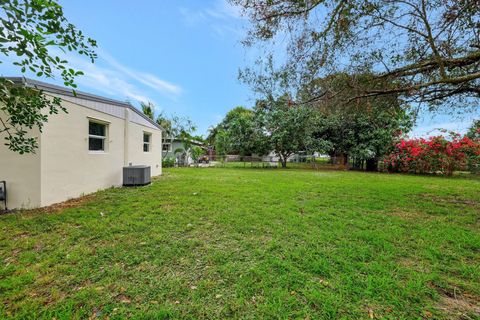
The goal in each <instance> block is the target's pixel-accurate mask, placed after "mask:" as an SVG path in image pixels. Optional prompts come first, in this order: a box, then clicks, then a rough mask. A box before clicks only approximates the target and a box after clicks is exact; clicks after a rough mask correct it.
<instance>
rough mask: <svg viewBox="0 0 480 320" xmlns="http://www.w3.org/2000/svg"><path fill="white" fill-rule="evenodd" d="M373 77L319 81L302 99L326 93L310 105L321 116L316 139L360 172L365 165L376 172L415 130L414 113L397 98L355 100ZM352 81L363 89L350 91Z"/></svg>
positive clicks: (342, 77)
mask: <svg viewBox="0 0 480 320" xmlns="http://www.w3.org/2000/svg"><path fill="white" fill-rule="evenodd" d="M372 77H373V76H372V75H371V74H357V75H348V74H344V73H340V74H335V75H332V76H329V77H327V78H323V79H316V80H315V81H314V82H312V83H311V84H310V85H309V88H306V89H305V90H304V91H303V92H302V95H303V96H302V98H303V99H309V97H311V95H312V92H323V93H324V97H323V98H322V99H318V100H315V101H312V102H311V103H309V105H311V106H312V107H315V108H317V109H318V111H319V113H320V117H319V123H318V126H317V130H316V133H315V136H316V137H317V138H319V139H322V140H324V141H327V142H328V143H329V145H330V146H331V148H330V149H329V150H328V152H329V154H330V155H332V156H342V157H343V159H344V161H347V160H348V158H350V160H351V162H352V164H353V167H355V168H357V169H360V168H363V167H364V163H366V164H367V169H369V170H376V169H377V164H378V161H379V160H380V159H381V158H382V157H383V156H384V155H385V154H387V153H388V152H390V151H391V150H390V149H391V146H392V145H394V143H395V142H397V141H398V140H399V138H400V136H401V135H402V134H405V133H407V132H408V131H410V129H411V128H412V126H413V113H412V112H410V110H409V107H408V106H407V105H405V104H402V101H401V100H400V99H399V97H398V95H397V94H390V95H382V96H376V97H369V98H364V99H359V98H357V97H356V96H357V93H358V91H359V90H362V88H368V87H369V86H370V85H371V83H370V82H369V80H370V79H371V78H372ZM352 81H353V82H355V83H357V85H358V86H361V87H362V88H357V89H356V90H357V91H356V90H354V89H352V88H351V87H349V83H350V82H352ZM313 94H314V93H313Z"/></svg>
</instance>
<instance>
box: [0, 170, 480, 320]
mask: <svg viewBox="0 0 480 320" xmlns="http://www.w3.org/2000/svg"><path fill="white" fill-rule="evenodd" d="M165 171H166V172H165V174H164V176H162V177H160V178H158V179H156V180H155V182H154V183H153V185H151V186H147V187H141V188H125V189H110V190H106V191H102V192H99V193H97V194H95V195H93V196H90V197H87V198H86V199H84V201H79V202H77V203H76V204H74V205H72V206H70V207H64V208H60V209H57V210H50V211H49V212H41V211H33V212H22V213H17V214H8V215H3V216H0V227H1V229H2V232H1V235H0V259H1V260H0V262H1V263H0V299H1V302H2V303H1V304H0V318H17V319H28V318H30V319H39V318H47V319H52V318H56V319H72V318H75V319H84V318H89V317H90V318H92V319H93V318H97V319H107V318H108V319H124V318H126V317H128V318H132V319H163V318H173V319H176V318H188V319H215V318H218V319H224V318H242V319H261V318H263V319H265V318H269V319H272V318H281V319H287V318H289V319H370V318H375V319H422V318H431V319H439V318H440V319H443V318H444V319H478V318H479V317H480V313H479V312H480V310H479V309H480V231H479V230H480V180H476V179H465V178H441V177H424V176H409V175H403V176H402V175H388V174H368V173H359V172H338V171H313V170H305V169H303V170H298V169H287V170H281V169H265V170H262V169H250V168H246V169H243V168H196V169H195V168H191V169H169V170H165Z"/></svg>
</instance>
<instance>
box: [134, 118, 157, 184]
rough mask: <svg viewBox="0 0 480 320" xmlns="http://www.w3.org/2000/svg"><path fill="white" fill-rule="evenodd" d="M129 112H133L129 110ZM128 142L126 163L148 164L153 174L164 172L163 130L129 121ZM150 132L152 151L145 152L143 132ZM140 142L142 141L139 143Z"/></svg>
mask: <svg viewBox="0 0 480 320" xmlns="http://www.w3.org/2000/svg"><path fill="white" fill-rule="evenodd" d="M127 112H133V111H131V110H127ZM128 123H129V124H130V125H129V127H128V129H127V130H128V135H127V136H128V142H127V150H128V155H127V157H126V161H125V162H126V163H125V165H130V164H131V165H148V166H150V168H151V174H152V176H158V175H160V174H162V132H161V131H160V130H155V129H152V128H150V127H146V126H143V125H140V124H137V123H134V122H128ZM144 132H146V133H150V134H151V135H152V137H151V139H152V140H151V143H150V152H143V133H144ZM139 142H140V143H139Z"/></svg>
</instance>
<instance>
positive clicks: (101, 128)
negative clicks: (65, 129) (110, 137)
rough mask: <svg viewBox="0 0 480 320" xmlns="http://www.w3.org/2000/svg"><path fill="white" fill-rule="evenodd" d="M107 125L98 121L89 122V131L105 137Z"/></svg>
mask: <svg viewBox="0 0 480 320" xmlns="http://www.w3.org/2000/svg"><path fill="white" fill-rule="evenodd" d="M105 127H106V126H105V125H104V124H101V123H97V122H91V121H90V122H89V123H88V133H89V134H91V135H94V136H103V137H105Z"/></svg>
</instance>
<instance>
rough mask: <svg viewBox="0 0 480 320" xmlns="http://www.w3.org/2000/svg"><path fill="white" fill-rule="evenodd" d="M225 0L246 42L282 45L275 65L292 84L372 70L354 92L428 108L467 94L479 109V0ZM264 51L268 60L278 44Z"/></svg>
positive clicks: (466, 99) (465, 100)
mask: <svg viewBox="0 0 480 320" xmlns="http://www.w3.org/2000/svg"><path fill="white" fill-rule="evenodd" d="M230 1H231V2H232V3H233V4H235V5H239V6H240V7H241V8H243V12H244V14H245V15H247V16H248V17H249V18H250V21H251V29H250V32H249V35H248V37H247V38H246V39H245V44H246V45H255V44H264V43H268V42H270V41H276V40H278V41H279V42H280V43H286V58H285V57H284V55H283V54H280V57H281V58H282V59H283V62H284V63H283V64H281V65H280V67H279V68H278V69H279V70H281V72H288V73H290V74H291V75H293V77H291V81H293V79H294V80H295V82H297V84H298V87H301V86H303V85H304V84H305V83H309V82H310V81H312V79H315V78H318V77H324V76H327V75H329V74H333V73H337V72H339V71H349V72H352V71H353V72H358V71H360V72H365V71H366V70H373V71H374V72H375V73H376V75H377V76H376V77H375V78H372V79H371V81H372V82H373V83H375V84H376V85H374V86H370V87H369V88H365V90H363V91H362V92H359V96H361V97H373V96H379V95H385V94H391V93H398V94H401V95H403V97H404V98H405V99H409V101H416V102H426V103H428V104H429V106H430V107H431V108H435V107H436V106H438V104H444V105H446V106H451V107H453V106H454V105H453V104H450V103H449V102H451V103H456V104H455V106H457V107H458V106H464V105H466V104H467V103H468V102H472V98H473V99H474V101H473V104H470V105H471V106H475V107H478V98H480V72H479V70H480V1H479V0H442V1H439V0H401V1H394V0H352V1H345V0H300V1H299V0H278V1H271V0H230ZM268 48H269V47H267V51H269V53H270V55H268V54H267V55H266V56H267V57H269V56H272V55H274V53H275V52H277V51H278V48H279V46H278V45H273V46H271V47H270V49H268ZM267 53H268V52H267ZM250 76H255V77H257V78H264V79H265V78H268V77H266V76H265V74H264V73H257V74H254V75H252V74H250ZM251 82H253V83H255V84H261V85H264V84H265V82H264V81H257V82H255V81H251ZM351 86H355V83H354V82H352V84H351ZM257 88H258V87H257ZM322 96H323V92H321V93H319V95H318V96H316V97H315V96H312V97H311V98H312V99H319V98H321V97H322ZM459 100H460V101H461V102H462V103H458V101H459ZM450 110H451V108H450Z"/></svg>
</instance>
